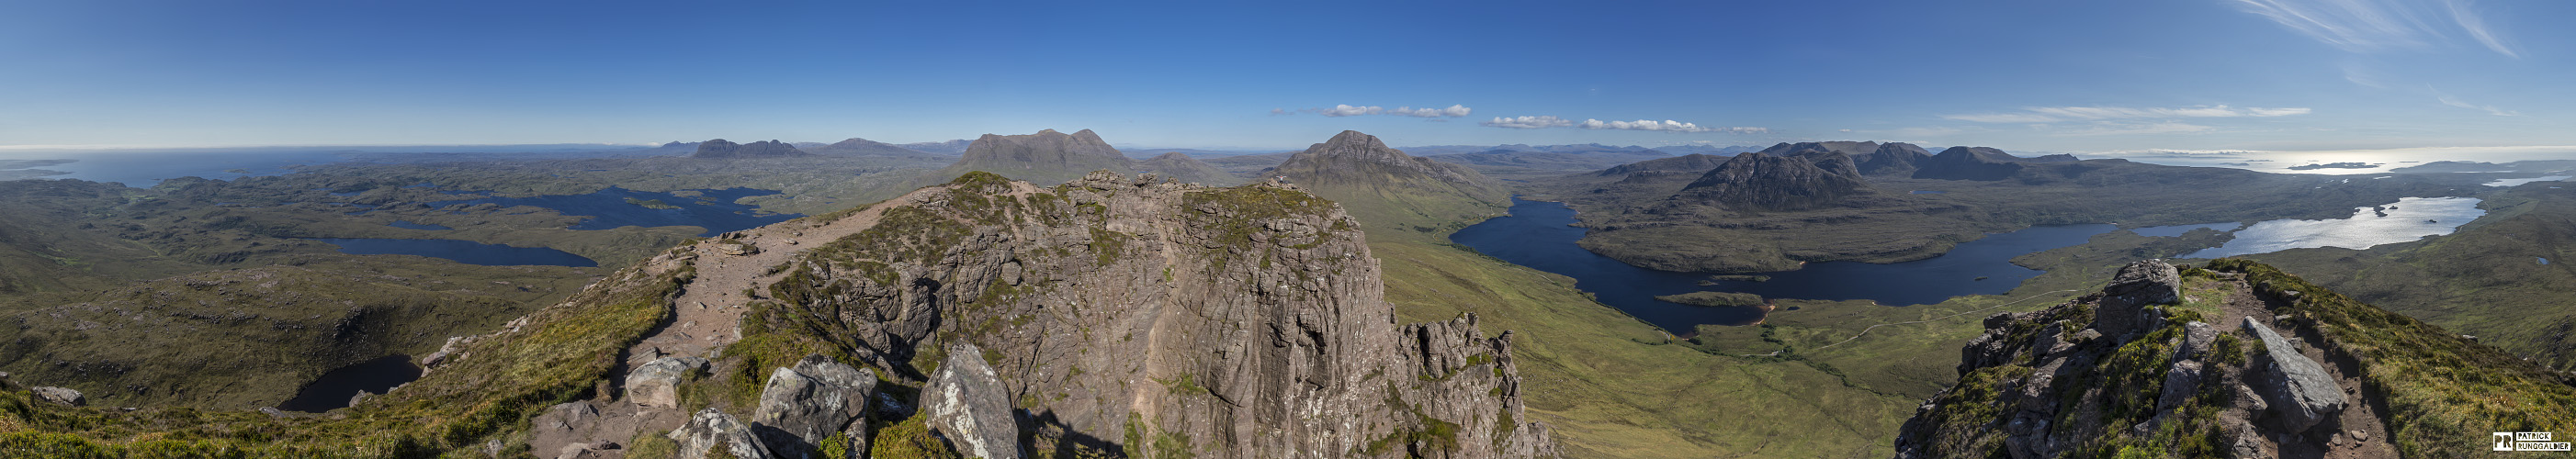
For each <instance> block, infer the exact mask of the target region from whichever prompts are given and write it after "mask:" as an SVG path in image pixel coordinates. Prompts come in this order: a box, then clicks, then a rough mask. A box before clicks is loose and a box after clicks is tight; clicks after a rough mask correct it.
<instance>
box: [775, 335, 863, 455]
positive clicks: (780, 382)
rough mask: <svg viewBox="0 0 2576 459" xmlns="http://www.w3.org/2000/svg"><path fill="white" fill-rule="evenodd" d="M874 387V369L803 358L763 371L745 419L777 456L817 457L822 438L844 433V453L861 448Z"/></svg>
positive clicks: (820, 358)
mask: <svg viewBox="0 0 2576 459" xmlns="http://www.w3.org/2000/svg"><path fill="white" fill-rule="evenodd" d="M876 390H877V375H876V373H874V372H870V371H868V370H865V369H860V368H853V367H851V366H849V365H843V364H841V363H840V362H834V361H832V360H831V359H828V358H824V357H823V356H819V355H817V356H808V357H805V359H804V360H803V361H800V362H797V363H796V367H795V368H780V369H778V370H776V371H772V372H770V373H769V384H768V386H767V387H764V388H762V389H761V390H760V408H759V409H758V410H757V411H755V412H753V413H752V415H751V422H752V423H754V424H758V425H760V426H761V432H762V433H763V434H765V435H766V436H765V438H763V440H767V441H768V442H769V445H770V447H772V448H777V449H775V450H772V451H771V452H773V453H777V454H778V456H779V457H787V458H799V459H813V458H817V457H819V456H818V455H817V454H816V451H818V450H819V448H820V447H821V445H822V444H823V441H824V440H826V439H829V438H831V437H832V435H835V434H841V435H846V436H847V437H846V438H845V440H847V441H848V442H849V445H850V451H865V450H867V447H866V445H867V436H868V426H867V423H866V422H865V420H866V419H867V414H868V400H870V399H872V398H874V397H875V396H876ZM833 459H843V458H833Z"/></svg>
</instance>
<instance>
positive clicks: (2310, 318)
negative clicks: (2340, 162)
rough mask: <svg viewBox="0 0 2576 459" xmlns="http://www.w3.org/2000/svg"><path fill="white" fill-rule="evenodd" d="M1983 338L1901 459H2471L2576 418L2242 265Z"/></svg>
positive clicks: (2154, 276) (2535, 388)
mask: <svg viewBox="0 0 2576 459" xmlns="http://www.w3.org/2000/svg"><path fill="white" fill-rule="evenodd" d="M1984 325H1985V333H1984V334H1982V335H1981V336H1978V337H1977V338H1976V339H1975V340H1973V341H1970V342H1969V343H1968V344H1967V346H1966V347H1965V348H1964V349H1963V350H1962V355H1961V360H1962V362H1961V363H1960V365H1959V369H1958V370H1959V375H1960V376H1959V382H1958V383H1957V384H1956V385H1953V386H1952V387H1950V388H1948V389H1945V390H1943V391H1942V392H1941V393H1940V394H1938V395H1935V396H1934V397H1933V398H1932V399H1930V400H1927V401H1925V402H1924V403H1923V405H1922V406H1921V407H1920V408H1919V409H1917V410H1916V412H1915V415H1914V416H1913V418H1912V419H1909V420H1907V421H1906V422H1905V424H1904V426H1903V427H1902V428H1901V429H1900V430H1899V433H1898V437H1897V439H1896V449H1897V457H1899V458H1945V457H2011V458H2017V459H2028V458H2052V457H2133V456H2134V457H2238V458H2271V457H2359V458H2380V457H2391V458H2393V457H2468V456H2473V455H2482V454H2487V453H2488V452H2489V449H2488V443H2487V441H2488V439H2489V438H2488V436H2487V433H2489V432H2492V431H2498V430H2527V429H2540V430H2546V429H2548V427H2543V426H2557V425H2565V423H2567V422H2569V421H2571V420H2576V407H2569V406H2568V403H2569V402H2571V401H2576V388H2571V387H2570V386H2569V385H2568V384H2567V380H2566V379H2565V375H2564V374H2562V373H2558V372H2554V371H2550V370H2548V369H2546V368H2541V367H2539V366H2537V365H2534V364H2532V363H2530V362H2528V361H2524V360H2521V359H2518V358H2514V357H2512V356H2511V355H2509V354H2505V353H2504V352H2502V351H2500V350H2497V349H2495V348H2493V347H2488V346H2486V345H2483V344H2479V343H2478V342H2476V340H2475V339H2473V338H2469V337H2465V336H2461V335H2455V334H2451V333H2448V332H2445V331H2443V330H2441V329H2440V328H2439V327H2435V326H2432V325H2430V324H2425V323H2423V322H2420V321H2417V320H2415V319H2413V318H2410V317H2407V316H2404V315H2400V314H2396V313H2391V312H2388V311H2386V310H2382V309H2379V308H2376V307H2372V306H2370V305H2367V304H2362V303H2360V302H2357V301H2353V300H2352V299H2351V298H2349V297H2345V296H2343V295H2340V294H2337V293H2335V292H2333V291H2329V290H2326V289H2324V288H2321V287H2317V286H2315V285H2314V284H2309V283H2307V282H2306V281H2304V280H2301V279H2299V278H2298V277H2296V276H2291V275H2288V274H2286V273H2282V272H2281V271H2279V270H2277V269H2274V268H2272V267H2270V266H2266V265H2263V264H2260V263H2255V262H2252V261H2248V260H2243V259H2222V260H2215V261H2212V262H2210V263H2208V264H2207V265H2206V266H2179V267H2178V266H2175V265H2170V264H2166V263H2165V262H2162V261H2157V260H2148V261H2140V262H2136V263H2132V264H2130V265H2128V266H2126V267H2124V268H2122V269H2121V270H2120V271H2119V273H2118V275H2117V276H2115V277H2114V278H2113V279H2112V280H2111V282H2110V285H2109V286H2107V287H2105V288H2104V289H2103V290H2102V291H2100V292H2096V293H2092V294H2088V295H2085V296H2082V297H2079V298H2076V299H2074V300H2072V301H2068V302H2066V303H2064V304H2060V305H2057V306H2054V307H2050V308H2046V309H2042V310H2039V311H2033V312H2024V313H1999V314H1995V315H1993V316H1990V317H1987V318H1986V319H1985V323H1984ZM2507 400H2509V401H2510V402H2500V401H2507Z"/></svg>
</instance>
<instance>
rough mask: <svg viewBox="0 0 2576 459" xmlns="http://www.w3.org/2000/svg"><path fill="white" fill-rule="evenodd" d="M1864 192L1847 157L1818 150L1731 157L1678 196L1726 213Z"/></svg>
mask: <svg viewBox="0 0 2576 459" xmlns="http://www.w3.org/2000/svg"><path fill="white" fill-rule="evenodd" d="M1869 190H1870V187H1869V183H1868V182H1866V181H1863V180H1862V179H1861V174H1860V170H1859V169H1857V168H1855V167H1854V166H1853V165H1852V160H1851V157H1848V156H1843V154H1842V153H1836V152H1831V151H1819V152H1806V153H1805V154H1801V155H1799V156H1772V155H1768V154H1763V153H1745V154H1741V155H1735V159H1732V160H1728V161H1727V162H1726V164H1722V165H1719V166H1717V169H1715V170H1711V171H1708V173H1707V174H1703V175H1701V176H1700V177H1699V180H1696V181H1692V182H1691V184H1690V186H1688V187H1685V188H1682V194H1683V195H1685V196H1690V197H1692V198H1696V199H1700V200H1704V201H1708V202H1709V203H1711V204H1716V205H1717V206H1718V207H1724V208H1727V209H1731V210H1737V211H1753V212H1764V211H1784V210H1806V209H1814V208H1818V207H1825V206H1828V205H1832V204H1833V203H1834V202H1836V201H1841V200H1842V199H1843V198H1845V197H1849V196H1853V195H1858V194H1863V193H1867V192H1869Z"/></svg>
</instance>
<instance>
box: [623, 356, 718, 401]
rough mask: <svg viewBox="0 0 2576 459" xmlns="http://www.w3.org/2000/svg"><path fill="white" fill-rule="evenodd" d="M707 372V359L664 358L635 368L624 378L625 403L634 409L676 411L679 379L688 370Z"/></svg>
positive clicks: (685, 374)
mask: <svg viewBox="0 0 2576 459" xmlns="http://www.w3.org/2000/svg"><path fill="white" fill-rule="evenodd" d="M706 368H707V359H703V358H698V357H663V358H659V359H654V360H653V361H652V362H647V363H645V364H644V365H643V366H638V367H635V371H633V372H630V373H627V374H626V399H627V400H632V401H634V402H635V405H636V406H657V407H663V408H678V407H679V406H680V389H679V385H680V378H682V377H685V376H687V375H688V374H689V371H691V370H704V369H706Z"/></svg>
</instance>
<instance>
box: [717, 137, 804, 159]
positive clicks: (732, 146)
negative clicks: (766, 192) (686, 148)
mask: <svg viewBox="0 0 2576 459" xmlns="http://www.w3.org/2000/svg"><path fill="white" fill-rule="evenodd" d="M797 156H813V153H806V152H805V151H804V150H798V149H796V146H795V145H788V144H787V143H786V142H780V141H776V140H770V141H764V142H752V143H746V144H736V143H733V142H728V141H725V139H715V140H709V141H705V142H699V143H698V151H697V152H695V153H690V154H689V157H691V158H705V159H737V158H790V157H797Z"/></svg>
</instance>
